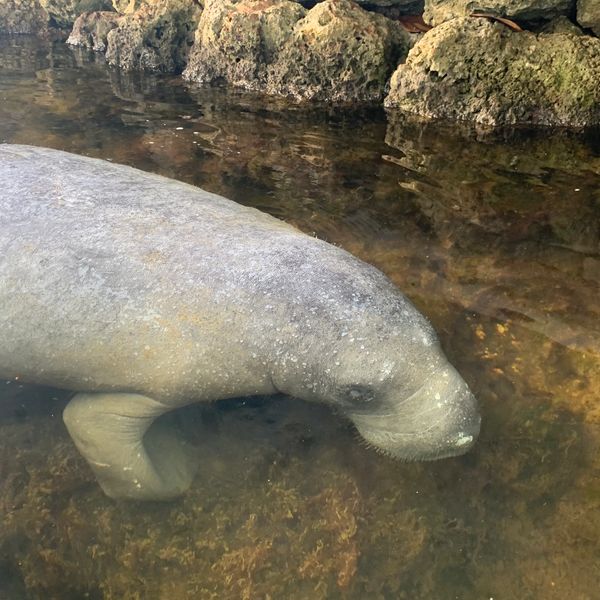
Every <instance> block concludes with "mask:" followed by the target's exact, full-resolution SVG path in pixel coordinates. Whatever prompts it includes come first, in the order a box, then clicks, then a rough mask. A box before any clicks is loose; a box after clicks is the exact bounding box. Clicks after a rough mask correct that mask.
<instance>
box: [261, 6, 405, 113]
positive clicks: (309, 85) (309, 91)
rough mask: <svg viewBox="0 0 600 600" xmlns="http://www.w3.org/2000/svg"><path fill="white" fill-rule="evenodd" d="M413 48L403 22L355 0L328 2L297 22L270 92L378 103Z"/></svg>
mask: <svg viewBox="0 0 600 600" xmlns="http://www.w3.org/2000/svg"><path fill="white" fill-rule="evenodd" d="M409 45H410V42H409V36H408V34H407V33H406V32H405V31H404V29H402V27H401V26H400V25H399V24H398V23H396V22H394V21H391V20H390V19H386V18H385V17H383V16H381V15H378V14H375V13H372V12H367V11H365V10H363V9H362V8H360V7H359V6H358V5H357V4H355V3H354V2H351V1H350V0H325V1H324V2H321V3H319V4H317V5H316V6H315V7H314V8H313V9H311V10H310V11H309V12H308V13H307V15H306V16H305V17H304V18H303V19H302V20H300V21H298V23H296V25H295V27H294V30H293V33H292V35H291V36H290V37H289V38H288V39H287V41H286V42H285V44H284V46H283V49H282V51H281V53H280V55H279V57H278V59H277V61H275V62H274V64H273V65H272V66H271V67H270V69H269V78H268V83H267V90H266V91H267V92H268V93H271V94H282V95H285V96H288V97H290V98H292V99H294V100H296V101H304V100H318V101H328V102H372V101H379V100H381V99H382V97H383V94H384V89H385V85H386V82H387V80H388V78H389V76H390V74H391V72H392V71H393V69H394V68H395V67H396V65H397V64H398V62H399V61H400V60H401V59H403V58H404V57H405V56H406V53H407V52H408V48H409Z"/></svg>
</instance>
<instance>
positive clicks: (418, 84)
mask: <svg viewBox="0 0 600 600" xmlns="http://www.w3.org/2000/svg"><path fill="white" fill-rule="evenodd" d="M599 81H600V40H599V39H597V38H594V37H591V36H579V37H578V36H574V35H570V34H538V35H535V34H533V33H530V32H520V33H515V32H513V31H511V30H510V29H508V28H507V27H504V26H503V25H500V24H497V23H491V22H488V21H486V20H480V19H471V18H461V19H455V20H452V21H449V22H447V23H444V24H443V25H440V26H439V27H435V28H434V29H432V30H431V31H429V32H428V33H426V34H425V35H424V36H423V37H422V38H421V39H420V40H419V41H418V42H417V44H416V45H415V46H414V48H413V49H412V50H411V51H410V52H409V55H408V58H407V60H406V63H405V64H403V65H400V66H399V67H398V69H397V70H396V72H395V73H394V75H393V76H392V79H391V82H390V92H389V95H388V96H387V98H386V100H385V105H386V106H387V107H396V108H399V109H401V110H403V111H406V112H409V113H415V114H419V115H422V116H425V117H428V118H449V119H455V120H468V121H475V122H478V123H482V124H487V125H513V124H518V123H527V124H537V125H548V126H571V127H583V126H588V125H593V124H598V123H600V85H598V82H599Z"/></svg>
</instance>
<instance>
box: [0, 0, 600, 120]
mask: <svg viewBox="0 0 600 600" xmlns="http://www.w3.org/2000/svg"><path fill="white" fill-rule="evenodd" d="M92 11H96V12H92ZM411 13H412V14H413V15H421V14H422V16H423V19H424V21H425V22H426V23H428V24H429V26H431V27H432V29H431V30H430V31H428V32H426V33H425V34H423V33H419V34H409V33H407V32H406V31H405V29H404V28H403V26H402V24H401V22H400V21H399V18H403V15H407V14H411ZM482 13H484V14H485V16H481V15H482ZM77 15H80V16H79V17H78V18H77V20H76V22H75V24H74V26H73V30H72V32H71V36H70V37H69V40H68V42H69V43H70V44H73V45H78V46H84V47H87V48H90V49H93V50H95V51H98V52H103V53H105V54H106V58H107V61H108V62H109V64H110V65H112V66H115V67H118V68H120V69H123V70H135V69H145V70H149V71H161V72H175V73H181V72H183V76H184V77H185V78H186V79H187V80H189V81H194V82H199V83H225V84H228V85H231V86H235V87H239V88H243V89H247V90H254V91H258V92H262V93H266V94H270V95H277V96H284V97H286V98H288V99H290V100H292V101H294V102H307V101H313V102H321V103H323V102H324V103H365V102H366V103H380V102H382V101H383V102H384V104H385V106H386V107H387V108H388V109H399V110H401V111H407V112H410V113H414V114H418V115H421V116H424V117H426V118H443V119H454V120H465V121H474V122H477V123H481V124H485V125H492V126H496V125H513V124H536V125H545V126H573V127H582V126H588V125H596V124H600V107H599V105H600V92H599V91H598V90H599V89H600V85H599V84H598V82H600V40H599V39H598V37H600V1H599V0H3V2H2V4H1V5H0V33H2V32H9V33H36V32H39V31H43V30H45V28H46V27H47V26H48V24H49V23H53V24H55V25H59V26H61V27H67V26H69V25H70V23H72V22H73V21H74V20H75V18H76V17H77ZM502 17H503V18H504V19H510V20H511V21H512V22H513V24H511V22H510V21H509V22H506V21H505V22H504V23H503V24H501V23H499V22H497V19H498V18H502ZM424 28H426V27H423V28H421V29H418V30H419V31H422V30H423V29H424ZM519 28H521V29H522V30H523V31H519V30H518V29H519Z"/></svg>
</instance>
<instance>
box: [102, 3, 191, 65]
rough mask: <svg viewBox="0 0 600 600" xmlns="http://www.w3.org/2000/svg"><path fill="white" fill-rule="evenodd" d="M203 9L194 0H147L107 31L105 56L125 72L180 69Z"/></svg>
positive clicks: (183, 63)
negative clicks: (151, 0) (148, 0)
mask: <svg viewBox="0 0 600 600" xmlns="http://www.w3.org/2000/svg"><path fill="white" fill-rule="evenodd" d="M201 12H202V7H201V6H200V4H198V3H197V2H196V1H195V0H157V1H153V2H145V3H144V4H143V5H142V6H141V7H140V8H139V9H138V10H137V11H135V12H134V13H131V14H127V15H123V17H122V18H121V19H120V20H119V22H118V26H117V27H116V28H114V29H112V30H111V31H110V32H108V35H107V49H106V59H107V60H108V62H109V64H111V65H113V66H116V67H119V68H121V69H123V70H125V71H131V70H135V69H143V70H147V71H154V72H167V73H172V72H179V71H181V70H182V69H183V68H184V67H185V65H186V62H187V56H188V53H189V49H190V47H191V45H192V42H193V32H194V31H195V29H196V26H197V23H198V19H199V18H200V14H201Z"/></svg>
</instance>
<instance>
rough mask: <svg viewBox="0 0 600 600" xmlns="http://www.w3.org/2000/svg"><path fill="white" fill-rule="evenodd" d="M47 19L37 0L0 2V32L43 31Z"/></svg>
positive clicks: (46, 24)
mask: <svg viewBox="0 0 600 600" xmlns="http://www.w3.org/2000/svg"><path fill="white" fill-rule="evenodd" d="M49 20H50V17H49V15H48V13H47V11H46V10H45V9H44V8H42V6H41V5H40V3H39V2H38V0H2V2H0V33H34V34H40V33H44V32H45V31H46V30H47V27H48V22H49Z"/></svg>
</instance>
